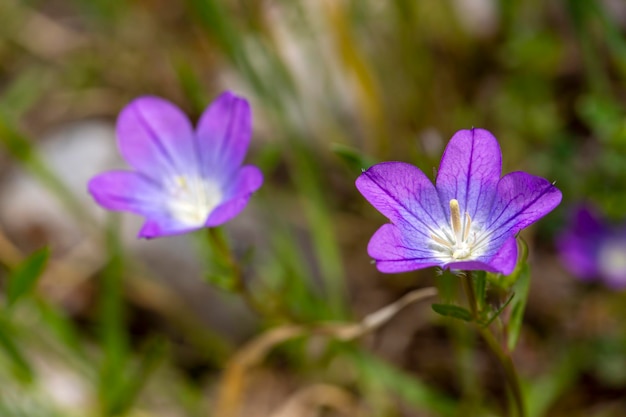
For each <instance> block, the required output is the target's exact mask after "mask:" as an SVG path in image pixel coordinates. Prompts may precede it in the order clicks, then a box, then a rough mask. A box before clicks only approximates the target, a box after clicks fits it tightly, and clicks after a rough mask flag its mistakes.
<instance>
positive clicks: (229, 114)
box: [88, 92, 263, 238]
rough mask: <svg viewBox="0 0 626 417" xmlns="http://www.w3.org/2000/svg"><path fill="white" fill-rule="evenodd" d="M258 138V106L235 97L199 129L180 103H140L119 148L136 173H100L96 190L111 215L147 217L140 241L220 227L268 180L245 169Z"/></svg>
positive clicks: (213, 108) (126, 117)
mask: <svg viewBox="0 0 626 417" xmlns="http://www.w3.org/2000/svg"><path fill="white" fill-rule="evenodd" d="M250 134H251V114H250V106H249V105H248V102H247V101H246V100H245V99H243V98H241V97H238V96H236V95H234V94H232V93H230V92H225V93H223V94H222V95H221V96H219V97H218V98H217V99H216V100H215V101H214V102H213V103H212V104H211V105H210V106H209V107H208V108H207V109H206V110H205V112H204V114H203V115H202V116H201V118H200V121H199V122H198V126H197V127H196V129H195V131H194V129H193V127H192V125H191V123H190V122H189V120H188V119H187V117H186V116H185V115H184V114H183V112H182V111H181V110H180V109H178V108H177V107H176V106H174V105H173V104H172V103H170V102H168V101H166V100H163V99H161V98H158V97H150V96H146V97H140V98H137V99H135V100H133V101H132V102H131V103H130V104H128V105H127V106H126V108H124V109H123V110H122V112H121V113H120V115H119V117H118V120H117V137H118V147H119V150H120V152H121V154H122V156H123V157H124V159H125V160H126V161H127V162H128V164H129V165H130V166H131V167H132V168H133V171H109V172H105V173H103V174H100V175H98V176H96V177H94V178H92V179H91V181H90V182H89V185H88V188H89V192H90V193H91V194H92V195H93V197H94V199H95V200H96V201H97V202H98V203H99V204H100V205H101V206H102V207H104V208H106V209H109V210H118V211H129V212H132V213H136V214H139V215H142V216H144V217H145V218H146V221H145V223H144V225H143V227H142V228H141V230H140V232H139V237H145V238H154V237H159V236H166V235H173V234H179V233H184V232H188V231H191V230H196V229H200V228H202V227H213V226H218V225H220V224H222V223H224V222H226V221H228V220H230V219H232V218H233V217H235V216H236V215H237V214H239V212H241V210H243V208H244V207H245V206H246V204H247V202H248V199H249V198H250V195H251V194H252V193H253V192H254V191H256V190H257V189H258V188H259V187H260V186H261V184H262V182H263V175H262V174H261V171H260V170H259V169H258V168H257V167H255V166H252V165H245V166H241V164H242V162H243V159H244V157H245V154H246V151H247V149H248V144H249V142H250Z"/></svg>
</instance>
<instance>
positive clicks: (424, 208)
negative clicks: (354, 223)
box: [356, 162, 448, 238]
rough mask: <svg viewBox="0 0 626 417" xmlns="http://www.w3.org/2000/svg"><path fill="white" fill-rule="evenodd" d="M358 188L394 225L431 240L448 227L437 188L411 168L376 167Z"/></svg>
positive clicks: (361, 179) (397, 164)
mask: <svg viewBox="0 0 626 417" xmlns="http://www.w3.org/2000/svg"><path fill="white" fill-rule="evenodd" d="M356 187H357V189H358V190H359V191H360V192H361V194H363V196H364V197H365V198H366V199H367V201H369V202H370V203H371V204H372V205H373V206H374V207H375V208H376V209H378V211H380V212H381V213H382V214H383V215H385V216H386V217H387V218H388V219H389V220H391V221H392V222H393V223H394V224H396V225H397V226H398V227H401V228H403V229H406V230H412V231H413V232H414V233H416V234H419V235H420V236H423V237H426V238H430V236H431V234H432V233H433V231H435V230H439V229H441V228H442V227H446V225H447V223H448V220H447V218H446V215H445V214H444V211H443V208H442V206H441V201H440V200H439V195H438V194H437V190H436V189H435V187H434V185H433V184H432V182H431V181H430V180H429V179H428V177H426V175H424V173H423V172H422V171H421V170H420V169H419V168H417V167H415V166H413V165H411V164H407V163H404V162H383V163H380V164H377V165H374V166H372V167H370V168H369V169H367V170H366V171H364V172H363V173H362V174H361V175H360V176H359V177H358V178H357V180H356Z"/></svg>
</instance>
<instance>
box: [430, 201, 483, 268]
mask: <svg viewBox="0 0 626 417" xmlns="http://www.w3.org/2000/svg"><path fill="white" fill-rule="evenodd" d="M477 235H478V230H476V227H474V230H472V218H471V217H470V215H469V213H467V212H466V213H465V218H463V217H462V216H461V209H460V207H459V202H458V201H457V200H455V199H452V200H450V228H443V229H441V230H438V231H433V232H432V233H431V234H430V237H431V238H432V240H433V242H434V247H433V248H434V250H435V251H436V256H437V257H439V258H441V259H442V260H444V261H446V262H455V261H462V260H468V259H475V258H476V257H477V256H479V255H480V254H481V253H482V245H481V243H482V242H480V241H479V240H478V239H477ZM483 240H484V239H483Z"/></svg>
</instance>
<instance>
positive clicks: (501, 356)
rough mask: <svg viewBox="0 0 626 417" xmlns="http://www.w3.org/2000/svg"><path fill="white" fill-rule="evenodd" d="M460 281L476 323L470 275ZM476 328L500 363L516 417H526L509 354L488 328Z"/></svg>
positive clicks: (467, 274)
mask: <svg viewBox="0 0 626 417" xmlns="http://www.w3.org/2000/svg"><path fill="white" fill-rule="evenodd" d="M461 281H462V282H463V288H464V289H465V294H466V296H467V302H468V303H469V306H470V310H471V312H472V316H473V317H474V320H475V321H477V320H478V318H479V311H478V303H477V301H476V293H475V291H474V285H473V284H472V276H471V273H470V272H469V271H468V272H465V273H464V274H462V276H461ZM476 328H477V329H478V332H479V333H480V335H481V337H482V338H483V339H484V340H485V342H486V343H487V346H488V347H489V350H491V352H492V353H493V354H494V356H495V357H496V358H497V359H498V362H500V365H501V366H502V369H503V370H504V375H505V378H506V380H507V383H508V384H509V387H510V389H511V392H512V393H513V399H514V400H515V407H516V409H517V415H518V417H526V410H525V407H524V397H523V395H522V387H521V385H520V381H519V377H518V375H517V371H516V370H515V365H514V364H513V359H512V358H511V355H510V353H509V352H507V351H505V350H504V349H503V348H502V346H501V345H500V343H498V341H497V340H496V338H495V337H494V336H493V334H492V333H491V330H489V328H488V327H483V326H480V325H478V326H476Z"/></svg>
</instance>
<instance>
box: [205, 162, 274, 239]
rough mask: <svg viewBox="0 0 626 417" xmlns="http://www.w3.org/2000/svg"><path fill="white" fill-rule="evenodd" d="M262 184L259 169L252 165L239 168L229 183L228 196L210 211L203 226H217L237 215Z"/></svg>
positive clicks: (261, 175)
mask: <svg viewBox="0 0 626 417" xmlns="http://www.w3.org/2000/svg"><path fill="white" fill-rule="evenodd" d="M262 184H263V174H262V173H261V170H259V169H258V168H257V167H255V166H253V165H246V166H244V167H243V168H241V169H240V170H239V171H238V172H237V176H236V177H235V180H234V181H233V183H232V184H230V185H229V188H230V189H229V191H228V192H227V194H228V198H227V199H226V201H224V202H223V203H222V204H220V205H219V206H218V207H216V208H215V209H214V210H213V211H212V212H211V214H210V215H209V218H208V219H207V222H206V224H205V226H207V227H215V226H219V225H221V224H222V223H225V222H227V221H228V220H230V219H232V218H233V217H235V216H236V215H238V214H239V213H240V212H241V211H242V210H243V209H244V208H245V207H246V205H247V204H248V200H249V199H250V196H251V195H252V193H253V192H255V191H256V190H258V189H259V188H260V187H261V185H262Z"/></svg>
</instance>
